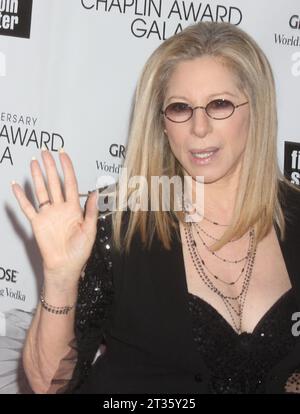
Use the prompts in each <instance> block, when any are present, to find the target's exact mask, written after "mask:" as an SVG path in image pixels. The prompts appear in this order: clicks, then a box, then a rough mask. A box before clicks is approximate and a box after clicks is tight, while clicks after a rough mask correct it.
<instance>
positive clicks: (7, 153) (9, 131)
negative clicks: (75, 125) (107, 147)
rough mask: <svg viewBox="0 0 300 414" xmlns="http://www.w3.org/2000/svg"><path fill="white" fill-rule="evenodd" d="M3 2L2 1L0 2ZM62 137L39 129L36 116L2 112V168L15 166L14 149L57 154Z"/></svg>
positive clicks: (0, 133)
mask: <svg viewBox="0 0 300 414" xmlns="http://www.w3.org/2000/svg"><path fill="white" fill-rule="evenodd" d="M0 2H1V0H0ZM64 146H65V145H64V139H63V137H62V135H60V134H58V133H56V132H49V131H45V130H42V129H40V128H38V118H36V117H34V116H29V115H24V114H16V113H10V112H4V111H3V112H0V167H1V166H2V165H4V166H7V165H11V166H13V165H14V157H13V151H12V148H13V147H25V148H33V149H34V150H37V149H41V148H42V147H45V148H47V149H48V150H49V151H54V152H57V151H58V150H59V149H60V148H61V147H64Z"/></svg>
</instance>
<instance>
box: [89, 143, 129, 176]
mask: <svg viewBox="0 0 300 414" xmlns="http://www.w3.org/2000/svg"><path fill="white" fill-rule="evenodd" d="M125 150H126V149H125V146H124V145H120V144H115V143H114V144H111V145H110V147H109V149H108V152H109V155H110V156H111V157H113V158H116V159H118V160H119V161H120V164H117V163H116V162H112V163H108V162H106V161H99V160H96V166H97V170H99V171H102V172H103V173H105V174H107V173H112V174H119V173H120V171H121V169H122V162H123V160H124V158H125Z"/></svg>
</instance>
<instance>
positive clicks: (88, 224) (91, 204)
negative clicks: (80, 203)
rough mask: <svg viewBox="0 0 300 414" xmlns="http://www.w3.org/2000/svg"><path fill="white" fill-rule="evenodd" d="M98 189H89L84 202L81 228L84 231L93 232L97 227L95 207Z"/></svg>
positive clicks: (96, 210)
mask: <svg viewBox="0 0 300 414" xmlns="http://www.w3.org/2000/svg"><path fill="white" fill-rule="evenodd" d="M97 198H98V191H97V190H94V191H91V192H90V193H89V195H88V199H87V201H86V204H85V214H84V221H83V224H82V229H83V231H84V232H86V233H92V234H93V233H95V234H96V229H97V220H98V213H99V211H98V208H97Z"/></svg>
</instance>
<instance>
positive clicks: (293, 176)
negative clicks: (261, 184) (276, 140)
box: [284, 141, 300, 187]
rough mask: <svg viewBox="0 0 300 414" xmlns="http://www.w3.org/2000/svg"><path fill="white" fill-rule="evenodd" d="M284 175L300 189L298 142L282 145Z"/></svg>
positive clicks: (287, 142) (299, 146) (299, 147)
mask: <svg viewBox="0 0 300 414" xmlns="http://www.w3.org/2000/svg"><path fill="white" fill-rule="evenodd" d="M284 175H285V177H286V178H287V179H288V180H290V182H291V183H293V184H296V185H298V186H299V187H300V142H291V141H285V143H284Z"/></svg>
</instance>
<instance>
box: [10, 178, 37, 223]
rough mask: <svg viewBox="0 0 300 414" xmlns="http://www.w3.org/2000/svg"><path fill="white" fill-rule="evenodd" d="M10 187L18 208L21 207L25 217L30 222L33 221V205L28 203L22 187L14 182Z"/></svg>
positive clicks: (34, 211) (35, 213) (34, 214)
mask: <svg viewBox="0 0 300 414" xmlns="http://www.w3.org/2000/svg"><path fill="white" fill-rule="evenodd" d="M11 185H12V190H13V193H14V195H15V197H16V199H17V201H18V203H19V206H20V207H21V209H22V211H23V213H24V214H25V216H26V217H27V218H28V220H29V221H30V222H31V221H32V220H33V219H34V217H35V216H36V215H37V212H36V210H35V209H34V207H33V205H32V204H31V203H30V201H29V200H28V198H27V197H26V195H25V193H24V191H23V189H22V187H21V186H20V185H19V184H17V183H16V182H15V181H13V182H12V183H11Z"/></svg>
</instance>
